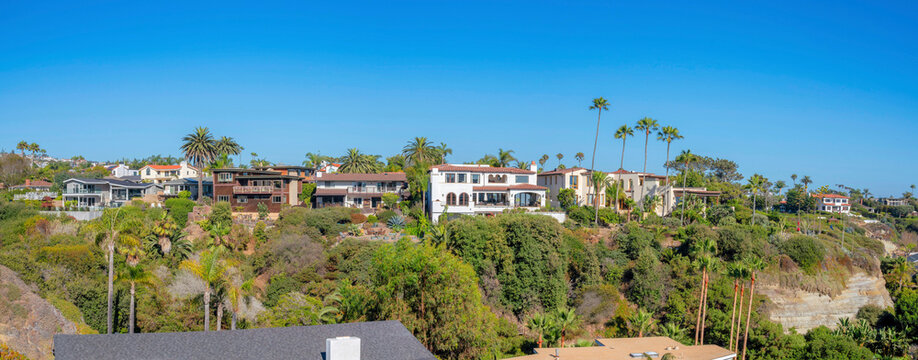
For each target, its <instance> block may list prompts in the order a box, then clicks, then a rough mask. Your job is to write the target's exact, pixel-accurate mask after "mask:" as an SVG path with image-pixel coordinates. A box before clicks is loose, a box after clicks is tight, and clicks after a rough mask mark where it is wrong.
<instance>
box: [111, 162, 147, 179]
mask: <svg viewBox="0 0 918 360" xmlns="http://www.w3.org/2000/svg"><path fill="white" fill-rule="evenodd" d="M105 168H106V169H108V171H110V172H111V174H112V176H114V177H116V178H123V177H126V176H139V175H140V173H139V172H138V171H137V170H131V168H130V167H128V166H127V165H125V164H110V165H105Z"/></svg>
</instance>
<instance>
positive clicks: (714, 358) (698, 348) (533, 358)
mask: <svg viewBox="0 0 918 360" xmlns="http://www.w3.org/2000/svg"><path fill="white" fill-rule="evenodd" d="M593 345H594V346H587V347H565V348H535V349H533V351H535V354H533V355H526V356H518V357H514V358H509V359H507V360H561V359H563V360H622V359H660V358H662V357H663V356H664V355H666V354H671V355H672V356H674V358H675V359H680V360H730V359H736V353H735V352H733V351H730V350H727V349H725V348H723V347H720V346H717V345H683V344H682V343H680V342H678V341H676V340H673V339H671V338H668V337H662V336H647V337H640V338H615V339H596V341H595V342H594V344H593Z"/></svg>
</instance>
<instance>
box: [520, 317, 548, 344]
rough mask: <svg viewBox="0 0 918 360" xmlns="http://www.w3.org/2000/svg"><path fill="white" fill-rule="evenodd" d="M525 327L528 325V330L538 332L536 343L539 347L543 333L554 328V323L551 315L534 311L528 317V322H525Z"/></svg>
mask: <svg viewBox="0 0 918 360" xmlns="http://www.w3.org/2000/svg"><path fill="white" fill-rule="evenodd" d="M526 327H528V328H529V330H532V331H535V332H536V333H537V334H539V340H538V342H537V343H538V344H539V347H540V348H541V347H542V340H543V338H544V335H545V333H547V332H548V331H550V330H551V329H552V328H554V327H555V323H554V320H553V319H552V317H551V316H547V315H545V314H541V313H536V314H532V316H530V317H529V322H527V323H526Z"/></svg>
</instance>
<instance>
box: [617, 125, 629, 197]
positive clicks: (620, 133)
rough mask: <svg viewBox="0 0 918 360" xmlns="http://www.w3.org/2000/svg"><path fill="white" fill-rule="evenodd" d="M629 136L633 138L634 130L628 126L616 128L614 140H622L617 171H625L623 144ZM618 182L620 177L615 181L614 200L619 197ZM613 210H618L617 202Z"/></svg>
mask: <svg viewBox="0 0 918 360" xmlns="http://www.w3.org/2000/svg"><path fill="white" fill-rule="evenodd" d="M629 136H634V129H632V128H630V127H628V125H622V126H620V127H619V128H618V130H616V131H615V138H616V139H622V160H621V163H620V164H619V166H618V170H619V171H624V170H625V142H626V141H627V140H628V137H629ZM620 181H621V175H619V176H618V179H616V185H618V186H616V193H615V198H616V199H618V196H619V195H618V191H619V190H621V189H620V188H621V186H620V185H621V184H620ZM615 210H619V208H618V201H616V202H615Z"/></svg>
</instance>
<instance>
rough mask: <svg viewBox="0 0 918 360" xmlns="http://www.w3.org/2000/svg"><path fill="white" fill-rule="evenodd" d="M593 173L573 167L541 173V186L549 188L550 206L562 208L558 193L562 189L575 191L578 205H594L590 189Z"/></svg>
mask: <svg viewBox="0 0 918 360" xmlns="http://www.w3.org/2000/svg"><path fill="white" fill-rule="evenodd" d="M591 173H592V171H590V170H587V169H584V168H582V167H572V168H567V169H556V170H552V171H545V172H542V173H539V175H538V176H537V178H538V183H537V185H539V186H544V187H546V188H548V204H550V205H551V207H554V208H559V207H561V202H559V201H558V193H559V192H560V191H561V190H562V189H573V190H574V194H576V199H575V204H576V205H578V206H579V205H589V204H592V202H591V199H592V198H593V197H592V189H591V188H590V176H591Z"/></svg>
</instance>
